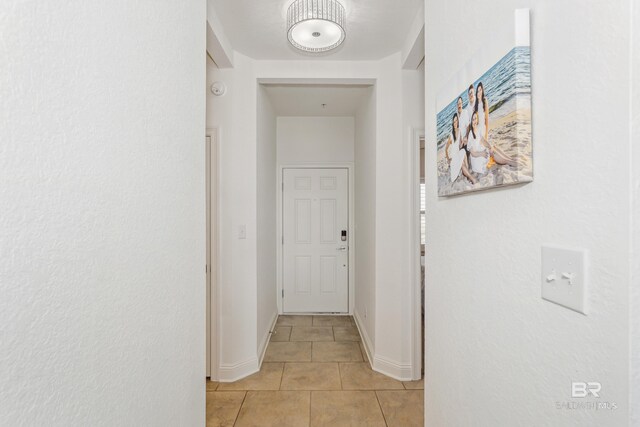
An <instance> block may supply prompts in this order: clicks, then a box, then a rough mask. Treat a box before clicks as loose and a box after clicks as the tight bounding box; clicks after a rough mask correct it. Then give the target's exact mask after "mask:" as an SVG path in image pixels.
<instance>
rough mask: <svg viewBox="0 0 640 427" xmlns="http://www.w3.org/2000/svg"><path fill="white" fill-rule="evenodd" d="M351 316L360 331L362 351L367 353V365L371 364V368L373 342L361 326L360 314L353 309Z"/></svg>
mask: <svg viewBox="0 0 640 427" xmlns="http://www.w3.org/2000/svg"><path fill="white" fill-rule="evenodd" d="M353 318H354V319H355V321H356V327H357V328H358V332H359V333H360V337H361V338H362V344H364V345H363V347H364V351H365V352H366V353H367V361H368V362H369V365H371V369H373V363H372V361H373V358H372V357H371V355H372V354H373V344H372V343H371V338H369V335H368V334H367V330H366V329H365V328H364V327H363V326H362V324H363V322H362V319H361V318H360V314H359V313H358V312H357V311H355V310H354V312H353Z"/></svg>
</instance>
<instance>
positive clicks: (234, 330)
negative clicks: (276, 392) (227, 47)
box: [207, 54, 258, 381]
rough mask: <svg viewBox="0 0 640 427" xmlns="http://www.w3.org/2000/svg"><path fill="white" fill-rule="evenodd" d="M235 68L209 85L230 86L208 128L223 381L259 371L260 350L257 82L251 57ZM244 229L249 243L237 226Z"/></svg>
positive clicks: (214, 73) (212, 102) (212, 110)
mask: <svg viewBox="0 0 640 427" xmlns="http://www.w3.org/2000/svg"><path fill="white" fill-rule="evenodd" d="M234 67H235V68H233V69H216V68H213V67H211V68H209V70H208V81H209V82H213V81H216V80H218V81H221V82H224V83H225V84H226V86H227V93H226V94H225V95H224V96H220V97H216V96H214V95H213V94H211V93H210V92H209V95H208V104H207V106H208V108H207V126H217V127H218V128H219V132H220V140H219V145H218V157H219V161H220V170H219V177H220V181H219V185H220V187H219V202H220V204H219V212H218V215H219V218H220V219H219V239H220V242H219V244H220V248H221V250H220V252H219V259H218V262H219V264H218V265H219V279H220V281H219V283H218V297H219V298H220V306H221V309H220V313H219V322H220V323H219V325H220V326H219V330H220V379H221V380H225V381H231V380H235V379H237V378H240V377H243V376H246V375H248V374H250V373H253V372H255V371H256V370H257V369H258V355H257V350H258V349H257V346H256V343H257V342H258V335H257V334H258V333H257V323H258V320H257V250H258V249H257V238H256V227H257V214H256V212H257V168H256V155H257V152H256V141H257V140H256V135H257V131H256V122H257V116H256V114H257V94H256V91H257V83H256V79H255V77H254V74H253V70H252V62H251V60H250V59H249V58H246V57H244V56H242V55H239V54H236V55H235V56H234ZM240 225H245V226H246V239H244V240H240V239H238V227H239V226H240Z"/></svg>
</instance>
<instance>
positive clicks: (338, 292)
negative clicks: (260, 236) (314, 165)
mask: <svg viewBox="0 0 640 427" xmlns="http://www.w3.org/2000/svg"><path fill="white" fill-rule="evenodd" d="M282 178H283V184H284V185H283V197H282V201H283V208H282V212H283V227H282V229H283V289H284V296H283V311H284V312H285V313H309V312H320V313H329V312H335V313H347V312H348V311H349V239H350V232H349V229H348V228H349V227H348V224H349V202H348V188H349V181H348V174H347V169H344V168H335V169H302V168H301V169H284V171H283V177H282Z"/></svg>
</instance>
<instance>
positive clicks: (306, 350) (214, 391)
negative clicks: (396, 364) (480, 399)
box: [207, 316, 424, 427]
mask: <svg viewBox="0 0 640 427" xmlns="http://www.w3.org/2000/svg"><path fill="white" fill-rule="evenodd" d="M366 357H367V356H366V353H365V351H364V348H363V347H362V344H361V342H360V335H359V333H358V329H357V328H356V326H355V323H354V322H353V318H351V317H350V316H280V317H279V318H278V322H277V324H276V328H275V331H274V333H273V334H272V336H271V342H270V343H269V346H268V348H267V353H266V355H265V358H264V362H263V364H262V369H261V370H260V372H258V373H256V374H254V375H251V376H250V377H247V378H244V379H242V380H239V381H236V382H233V383H216V382H213V381H208V382H207V426H237V427H244V426H256V427H267V426H278V427H287V426H291V427H304V426H313V427H316V426H332V427H340V426H388V427H395V426H399V427H411V426H423V425H424V403H423V402H424V392H423V388H424V387H423V382H422V380H421V381H412V382H401V381H397V380H394V379H393V378H389V377H387V376H385V375H382V374H379V373H377V372H374V371H372V370H371V367H370V366H369V363H368V362H367V361H366V360H367V359H366Z"/></svg>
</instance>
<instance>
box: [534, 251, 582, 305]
mask: <svg viewBox="0 0 640 427" xmlns="http://www.w3.org/2000/svg"><path fill="white" fill-rule="evenodd" d="M541 283H542V298H543V299H546V300H547V301H551V302H555V303H556V304H559V305H561V306H563V307H566V308H569V309H571V310H575V311H577V312H579V313H582V314H587V251H586V250H584V249H565V248H558V247H553V246H543V247H542V275H541Z"/></svg>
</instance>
